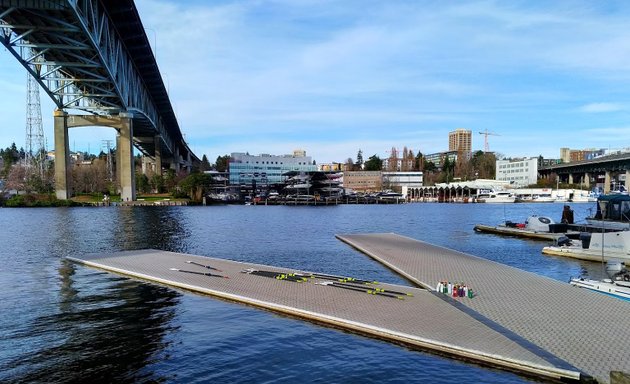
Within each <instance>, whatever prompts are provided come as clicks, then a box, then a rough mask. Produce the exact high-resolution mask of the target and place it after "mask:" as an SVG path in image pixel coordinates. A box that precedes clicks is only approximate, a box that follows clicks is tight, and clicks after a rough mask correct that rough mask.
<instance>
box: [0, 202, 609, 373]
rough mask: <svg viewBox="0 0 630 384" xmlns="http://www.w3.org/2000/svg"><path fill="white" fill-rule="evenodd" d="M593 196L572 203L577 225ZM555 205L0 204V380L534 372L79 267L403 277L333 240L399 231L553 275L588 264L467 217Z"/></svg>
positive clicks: (594, 270) (555, 208)
mask: <svg viewBox="0 0 630 384" xmlns="http://www.w3.org/2000/svg"><path fill="white" fill-rule="evenodd" d="M592 205H593V204H591V203H588V204H573V205H572V207H573V209H574V210H575V218H576V221H580V220H582V221H583V219H584V218H585V217H586V216H587V215H588V209H589V208H592ZM561 211H562V205H561V204H538V205H534V204H510V205H506V206H503V205H491V204H466V205H464V204H407V205H398V206H394V205H378V206H377V205H369V206H365V205H348V206H336V207H282V206H277V207H264V206H213V207H136V208H128V207H108V208H51V209H7V208H2V209H0V228H1V232H0V239H1V243H0V244H1V246H0V287H1V291H0V382H7V383H18V382H20V383H21V382H52V383H55V382H99V381H101V382H121V383H125V382H184V383H191V382H213V383H215V382H216V383H221V382H225V383H227V382H231V383H232V382H240V383H246V382H250V383H284V382H295V381H300V382H320V383H337V382H349V383H352V382H393V383H396V382H399V383H407V382H427V383H453V382H458V383H464V382H465V383H497V382H500V383H522V382H527V381H528V379H525V378H522V377H519V376H517V375H514V374H512V373H509V372H503V371H499V370H492V369H488V368H483V367H479V366H476V365H474V364H468V363H464V362H459V361H455V360H451V359H445V358H441V357H438V356H435V355H431V354H428V353H424V352H419V351H412V350H409V349H406V348H404V347H401V346H397V345H394V344H389V343H386V342H382V341H379V340H373V339H369V338H366V337H362V336H358V335H354V334H349V333H345V332H342V331H339V330H334V329H329V328H325V327H321V326H318V325H315V324H310V323H308V322H304V321H301V320H296V319H293V318H288V317H284V316H279V315H276V314H273V313H270V312H266V311H262V310H258V309H255V308H251V307H247V306H243V305H240V304H235V303H230V302H225V301H221V300H217V299H213V298H208V297H202V296H199V295H196V294H192V293H187V292H182V291H177V290H174V289H170V288H166V287H162V286H157V285H152V284H148V283H143V282H138V281H135V280H130V279H127V278H123V277H120V276H116V275H112V274H109V273H105V272H101V271H97V270H94V269H90V268H87V267H83V266H78V265H74V264H72V263H70V262H68V261H66V260H64V257H65V256H80V255H83V254H85V253H92V252H113V251H119V250H126V249H140V248H156V249H161V250H167V251H177V252H187V253H193V254H198V255H206V256H212V257H220V258H226V259H230V260H238V261H247V262H252V263H262V264H270V265H276V266H283V267H289V268H299V269H303V270H309V271H317V272H327V273H334V274H345V275H352V276H356V277H363V278H368V279H375V280H380V281H386V282H392V283H399V284H407V283H406V282H405V281H404V280H402V279H400V278H399V277H397V276H396V275H394V274H393V273H392V272H390V271H389V270H387V269H385V268H384V267H382V266H381V265H380V264H378V263H376V262H374V261H372V260H371V259H369V258H367V257H365V256H363V255H361V254H359V253H357V252H356V251H355V250H353V249H351V248H350V247H348V246H346V245H344V244H342V243H341V242H339V241H338V240H336V239H335V237H334V235H335V234H336V233H361V232H396V233H399V234H403V235H406V236H410V237H413V238H415V239H419V240H424V241H428V242H431V243H434V244H438V245H443V246H446V247H449V248H453V249H456V250H460V251H463V252H467V253H470V254H473V255H476V256H480V257H484V258H487V259H491V260H495V261H498V262H501V263H504V264H508V265H511V266H514V267H517V268H521V269H524V270H527V271H531V272H534V273H537V274H540V275H544V276H548V277H550V278H553V279H557V280H561V281H567V280H568V278H569V277H570V276H577V275H579V274H580V273H585V272H586V273H588V274H589V275H590V276H592V277H595V278H599V277H601V266H600V265H599V264H597V263H589V262H580V261H574V260H569V259H564V258H557V257H549V256H544V255H542V254H541V253H540V250H541V249H542V247H543V246H544V242H543V243H541V242H535V241H527V240H518V239H510V238H501V237H497V236H493V235H482V234H476V233H474V232H473V230H472V228H473V226H474V225H475V224H476V223H483V224H495V223H499V222H501V221H504V220H505V219H507V220H512V221H523V220H525V219H526V217H527V216H528V215H530V214H539V215H549V216H552V217H553V218H555V219H556V220H559V219H560V216H561Z"/></svg>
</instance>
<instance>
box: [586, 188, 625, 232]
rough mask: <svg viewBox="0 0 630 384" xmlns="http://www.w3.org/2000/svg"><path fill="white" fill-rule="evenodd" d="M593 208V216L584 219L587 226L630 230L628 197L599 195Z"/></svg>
mask: <svg viewBox="0 0 630 384" xmlns="http://www.w3.org/2000/svg"><path fill="white" fill-rule="evenodd" d="M595 208H596V209H595V215H593V216H592V217H587V218H586V222H587V223H588V224H589V225H591V226H593V227H596V228H604V229H609V230H617V231H623V230H629V229H630V196H628V195H626V194H608V195H600V196H599V197H598V198H597V204H596V207H595Z"/></svg>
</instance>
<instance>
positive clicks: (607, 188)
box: [604, 171, 611, 193]
mask: <svg viewBox="0 0 630 384" xmlns="http://www.w3.org/2000/svg"><path fill="white" fill-rule="evenodd" d="M610 176H611V175H610V171H606V174H605V176H604V193H609V192H610Z"/></svg>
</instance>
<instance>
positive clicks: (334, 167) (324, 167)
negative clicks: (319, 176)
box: [317, 162, 345, 172]
mask: <svg viewBox="0 0 630 384" xmlns="http://www.w3.org/2000/svg"><path fill="white" fill-rule="evenodd" d="M344 166H345V164H344V163H334V162H333V163H327V164H318V165H317V170H318V171H322V172H341V171H343V170H344Z"/></svg>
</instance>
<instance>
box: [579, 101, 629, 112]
mask: <svg viewBox="0 0 630 384" xmlns="http://www.w3.org/2000/svg"><path fill="white" fill-rule="evenodd" d="M626 109H627V108H626V106H624V105H623V104H620V103H590V104H586V105H583V106H582V107H580V111H582V112H587V113H603V112H619V111H623V110H626Z"/></svg>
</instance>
